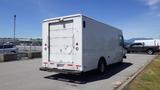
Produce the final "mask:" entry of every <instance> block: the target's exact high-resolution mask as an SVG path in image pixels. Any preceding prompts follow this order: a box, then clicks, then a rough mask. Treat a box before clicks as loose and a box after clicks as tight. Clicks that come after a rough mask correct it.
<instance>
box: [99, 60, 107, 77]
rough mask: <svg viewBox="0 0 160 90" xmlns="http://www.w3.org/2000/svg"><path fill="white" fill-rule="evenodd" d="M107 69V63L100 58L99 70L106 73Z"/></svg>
mask: <svg viewBox="0 0 160 90" xmlns="http://www.w3.org/2000/svg"><path fill="white" fill-rule="evenodd" d="M105 71H106V63H105V61H104V60H100V61H99V63H98V72H99V73H100V74H104V73H105Z"/></svg>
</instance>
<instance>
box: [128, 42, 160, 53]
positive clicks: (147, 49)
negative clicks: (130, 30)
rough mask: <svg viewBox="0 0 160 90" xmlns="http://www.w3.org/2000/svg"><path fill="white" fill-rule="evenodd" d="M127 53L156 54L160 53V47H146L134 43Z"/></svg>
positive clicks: (142, 44)
mask: <svg viewBox="0 0 160 90" xmlns="http://www.w3.org/2000/svg"><path fill="white" fill-rule="evenodd" d="M126 50H127V53H137V52H146V53H147V54H154V53H155V52H159V51H160V49H159V46H145V45H144V43H133V44H131V45H128V46H127V47H126Z"/></svg>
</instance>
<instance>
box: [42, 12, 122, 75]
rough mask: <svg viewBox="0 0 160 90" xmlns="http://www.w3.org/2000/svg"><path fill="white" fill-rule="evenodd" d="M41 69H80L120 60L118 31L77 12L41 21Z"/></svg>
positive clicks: (79, 70)
mask: <svg viewBox="0 0 160 90" xmlns="http://www.w3.org/2000/svg"><path fill="white" fill-rule="evenodd" d="M42 37H43V38H42V39H43V45H42V49H43V50H42V67H41V68H40V70H42V71H54V72H61V73H81V72H87V71H90V70H94V69H97V71H99V72H100V73H104V72H105V69H106V65H110V64H114V63H117V62H122V61H123V57H125V53H124V40H123V34H122V31H121V30H119V29H117V28H115V27H112V26H110V25H107V24H104V23H101V22H99V21H96V20H94V19H92V18H89V17H87V16H84V15H81V14H75V15H69V16H63V17H57V18H51V19H46V20H44V21H43V35H42Z"/></svg>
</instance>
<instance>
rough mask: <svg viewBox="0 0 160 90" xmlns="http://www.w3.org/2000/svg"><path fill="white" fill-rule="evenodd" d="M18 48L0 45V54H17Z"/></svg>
mask: <svg viewBox="0 0 160 90" xmlns="http://www.w3.org/2000/svg"><path fill="white" fill-rule="evenodd" d="M17 52H18V48H16V47H15V46H14V45H0V53H17Z"/></svg>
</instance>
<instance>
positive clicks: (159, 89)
mask: <svg viewBox="0 0 160 90" xmlns="http://www.w3.org/2000/svg"><path fill="white" fill-rule="evenodd" d="M123 90H160V56H158V57H156V58H155V60H153V62H152V63H151V64H149V65H148V66H147V67H146V68H145V69H144V70H143V71H142V72H141V73H140V74H139V75H138V76H137V77H136V78H135V79H134V80H133V81H132V82H131V83H130V84H129V85H127V86H126V87H125V88H124V89H123Z"/></svg>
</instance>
